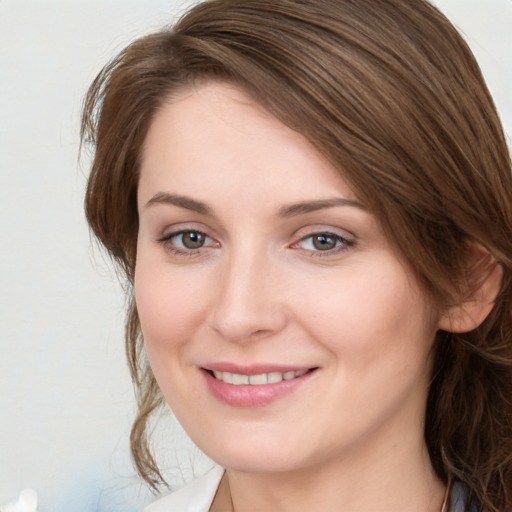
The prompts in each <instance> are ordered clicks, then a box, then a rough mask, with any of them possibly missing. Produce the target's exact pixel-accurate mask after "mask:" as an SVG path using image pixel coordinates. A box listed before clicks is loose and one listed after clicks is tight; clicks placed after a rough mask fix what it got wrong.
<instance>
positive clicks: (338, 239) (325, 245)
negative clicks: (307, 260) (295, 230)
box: [296, 232, 354, 253]
mask: <svg viewBox="0 0 512 512" xmlns="http://www.w3.org/2000/svg"><path fill="white" fill-rule="evenodd" d="M296 245H297V246H298V247H300V248H301V249H305V250H306V251H311V252H314V253H318V252H325V253H333V252H338V251H339V250H343V249H346V248H347V247H350V246H352V245H354V242H352V241H351V240H347V239H346V238H344V237H342V236H340V235H337V234H335V233H329V232H321V233H313V234H311V235H308V236H306V237H304V238H302V240H300V241H299V242H298V243H297V244H296Z"/></svg>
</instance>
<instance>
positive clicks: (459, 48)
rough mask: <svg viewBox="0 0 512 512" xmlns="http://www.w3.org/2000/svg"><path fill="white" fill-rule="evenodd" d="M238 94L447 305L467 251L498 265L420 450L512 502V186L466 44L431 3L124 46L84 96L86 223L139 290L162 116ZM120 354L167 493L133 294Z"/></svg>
mask: <svg viewBox="0 0 512 512" xmlns="http://www.w3.org/2000/svg"><path fill="white" fill-rule="evenodd" d="M203 78H206V79H221V80H227V81H229V82H231V83H234V84H235V85H237V86H238V87H240V88H242V89H243V90H244V91H245V92H246V93H248V94H250V95H251V96H252V97H253V98H254V99H255V100H256V101H257V102H259V103H260V104H261V105H262V106H264V107H265V108H266V109H267V110H268V111H269V112H271V113H272V114H274V115H275V116H276V117H277V118H278V119H280V120H281V121H282V122H283V123H285V124H286V125H288V126H289V127H291V128H292V129H294V130H296V131H297V132H299V133H301V134H303V135H304V136H305V137H307V138H308V139H309V140H310V141H311V142H312V143H313V144H315V145H316V147H317V148H318V149H319V150H320V151H321V152H322V153H323V154H324V155H325V156H326V157H327V158H328V159H329V160H330V161H331V162H332V164H333V165H334V166H335V167H336V168H338V169H340V170H342V171H340V172H342V173H343V178H344V179H345V180H346V181H347V182H348V183H349V184H350V185H351V187H352V188H353V190H354V192H355V193H356V194H357V195H358V196H359V197H360V198H361V200H363V201H364V202H365V203H366V204H367V205H370V206H371V209H372V211H373V212H374V213H375V215H376V216H377V218H378V219H379V221H380V222H381V224H382V226H383V229H384V230H385V232H386V234H387V236H388V238H389V239H390V240H391V241H392V243H394V244H396V246H397V247H398V248H399V249H400V250H401V252H402V254H403V255H404V257H405V258H406V259H407V261H408V262H409V263H410V265H411V266H412V267H413V268H414V270H415V272H416V273H417V275H418V278H419V279H420V280H421V282H422V283H423V285H424V286H425V289H426V290H427V291H428V293H429V294H430V295H431V296H432V298H433V300H434V301H435V304H437V305H438V306H439V307H440V308H442V307H446V306H448V305H450V304H456V303H460V302H461V301H462V300H463V298H462V297H463V293H464V290H467V286H468V282H467V281H468V279H467V276H468V272H469V271H468V264H467V252H468V250H467V248H468V242H473V243H477V244H480V245H481V246H483V247H484V248H485V249H486V250H487V251H488V252H489V254H490V255H492V257H493V258H494V260H495V261H496V262H497V263H498V264H499V265H500V266H501V267H502V270H503V279H502V286H501V291H500V293H499V295H498V297H497V298H496V301H495V306H494V309H493V311H492V312H491V314H490V315H489V317H488V318H487V319H486V320H485V321H484V323H483V324H482V325H481V326H480V327H478V328H477V329H475V330H473V331H471V332H468V333H459V334H457V333H448V332H440V333H439V334H438V337H437V339H436V343H435V346H434V350H435V355H434V369H433V376H432V383H431V387H430V392H429V397H428V403H427V414H426V425H425V439H426V442H427V446H428V449H429V452H430V457H431V460H432V463H433V465H434V468H435V470H436V472H437V473H438V475H439V477H440V478H442V479H443V480H445V481H446V480H447V479H448V478H449V477H453V478H455V479H458V480H461V481H463V482H465V483H466V484H467V485H468V488H469V496H468V498H469V504H468V506H473V505H476V506H477V507H478V508H479V509H482V510H485V511H493V512H498V511H500V512H502V511H503V510H508V509H509V508H510V507H512V495H511V492H510V491H511V489H512V340H511V337H512V304H511V298H512V284H511V275H512V260H511V255H512V245H511V244H512V177H511V162H510V155H509V152H508V149H507V146H506V142H505V138H504V134H503V130H502V127H501V125H500V122H499V119H498V116H497V113H496V110H495V107H494V105H493V102H492V99H491V97H490V95H489V93H488V90H487V88H486V86H485V83H484V80H483V78H482V76H481V73H480V70H479V67H478V65H477V63H476V61H475V59H474V57H473V55H472V54H471V52H470V50H469V49H468V47H467V45H466V43H465V42H464V41H463V39H462V38H461V37H460V35H459V34H458V33H457V31H456V30H455V29H454V27H453V26H452V25H451V24H450V22H449V21H448V20H447V19H446V18H445V17H444V16H443V15H442V14H441V13H440V12H439V11H438V10H437V9H436V8H434V7H433V6H432V5H430V4H429V3H428V2H426V1H425V0H210V1H205V2H202V3H200V4H199V5H197V6H195V7H193V8H192V9H191V10H190V11H189V12H188V13H187V14H186V15H185V16H184V17H183V18H182V19H181V20H179V21H178V23H177V24H176V25H175V26H174V27H173V28H166V29H163V30H161V31H159V32H157V33H154V34H151V35H148V36H146V37H143V38H141V39H139V40H137V41H135V42H134V43H132V44H131V45H129V46H128V47H127V48H126V49H125V50H124V51H123V52H121V54H120V55H119V56H117V58H115V59H114V60H113V61H112V62H110V63H109V64H108V65H107V66H106V67H105V68H104V69H103V70H102V71H101V73H100V74H99V75H98V77H97V78H96V80H95V81H94V83H93V84H92V86H91V88H90V90H89V92H88V95H87V98H86V101H85V107H84V114H83V121H82V139H83V140H84V141H89V142H91V143H92V145H93V147H94V149H95V155H94V161H93V166H92V171H91V175H90V179H89V183H88V188H87V194H86V199H85V206H86V214H87V219H88V221H89V224H90V226H91V228H92V230H93V232H94V233H95V235H96V236H97V238H98V239H99V240H100V242H101V243H102V244H103V245H104V246H105V248H106V249H107V250H108V251H109V253H110V254H111V256H112V257H113V258H114V260H115V261H116V262H117V263H118V264H120V266H121V268H122V269H123V271H124V273H125V274H126V277H127V279H128V282H129V284H130V287H132V285H133V276H134V269H135V260H136V241H137V230H138V218H137V205H136V190H137V183H138V172H139V166H140V159H141V154H142V148H143V144H144V140H145V136H146V133H147V130H148V127H149V125H150V123H151V121H152V118H153V115H154V113H155V111H156V110H157V109H158V108H159V107H160V106H161V105H162V103H163V102H164V101H165V99H166V98H167V97H168V96H169V95H170V94H172V93H173V91H175V90H176V89H177V88H179V87H183V86H186V85H189V84H191V83H192V82H193V81H194V80H196V79H203ZM126 325H127V328H126V349H127V354H128V361H129V365H130V370H131V374H132V377H133V380H134V383H135V388H136V393H137V398H138V407H139V409H138V415H137V418H136V420H135V423H134V425H133V429H132V435H131V447H132V454H133V457H134V460H135V463H136V466H137V468H138V470H139V472H140V474H141V475H142V477H143V478H144V479H145V480H146V481H147V482H148V483H149V484H150V485H152V486H157V485H158V484H159V483H161V482H162V480H163V479H162V476H161V474H160V472H159V469H158V466H157V464H156V462H155V460H154V459H153V457H152V455H151V452H150V448H149V440H148V436H147V427H148V421H149V419H150V417H151V415H152V413H153V412H154V411H155V410H157V409H158V408H159V407H160V406H161V405H162V404H163V399H162V396H161V394H160V392H159V390H158V386H157V384H156V382H155V379H154V377H153V375H152V373H151V370H150V368H149V365H148V363H147V361H146V358H145V355H144V348H143V340H142V336H141V332H140V325H139V320H138V316H137V310H136V307H135V303H134V301H133V298H132V299H131V304H130V307H129V310H128V317H127V324H126Z"/></svg>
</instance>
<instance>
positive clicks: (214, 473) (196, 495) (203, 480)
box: [143, 466, 224, 512]
mask: <svg viewBox="0 0 512 512" xmlns="http://www.w3.org/2000/svg"><path fill="white" fill-rule="evenodd" d="M223 474H224V468H222V467H220V466H215V467H214V468H213V469H211V470H210V471H208V473H206V474H205V475H203V476H202V477H200V478H198V479H197V480H194V481H192V482H191V483H189V484H188V485H186V486H185V487H182V488H181V489H179V490H177V491H175V492H173V493H172V494H169V495H168V496H164V497H163V498H161V499H159V500H157V501H155V502H154V503H152V504H151V505H149V506H147V507H146V508H145V509H144V511H143V512H208V510H209V509H210V506H211V504H212V501H213V498H214V497H215V493H216V492H217V488H218V486H219V483H220V480H221V478H222V475H223Z"/></svg>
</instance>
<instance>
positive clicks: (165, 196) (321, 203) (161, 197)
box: [145, 192, 367, 218]
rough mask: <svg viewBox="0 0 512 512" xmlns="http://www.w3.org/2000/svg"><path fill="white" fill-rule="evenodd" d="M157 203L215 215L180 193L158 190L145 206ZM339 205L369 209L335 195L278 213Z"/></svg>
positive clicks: (292, 214) (286, 214) (299, 212)
mask: <svg viewBox="0 0 512 512" xmlns="http://www.w3.org/2000/svg"><path fill="white" fill-rule="evenodd" d="M155 204H170V205H174V206H178V207H180V208H185V209H187V210H191V211H193V212H196V213H199V214H201V215H213V210H212V209H211V208H210V207H209V206H208V205H207V204H206V203H203V202H202V201H197V200H196V199H192V198H191V197H188V196H182V195H179V194H170V193H168V192H158V193H156V194H155V195H154V196H153V197H152V198H151V199H150V200H149V201H148V202H147V203H146V206H145V207H146V208H148V207H150V206H153V205H155ZM339 206H350V207H353V208H358V209H360V210H363V211H367V208H365V206H363V205H362V204H361V203H360V202H359V201H355V200H354V199H345V198H342V197H334V198H331V199H317V200H314V201H302V202H300V203H293V204H290V205H286V206H283V207H281V208H280V209H279V210H278V212H277V215H278V217H284V218H287V217H295V216H297V215H304V214H307V213H312V212H316V211H318V210H324V209H326V208H335V207H339Z"/></svg>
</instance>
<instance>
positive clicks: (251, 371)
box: [203, 362, 311, 375]
mask: <svg viewBox="0 0 512 512" xmlns="http://www.w3.org/2000/svg"><path fill="white" fill-rule="evenodd" d="M203 368H204V369H206V370H211V371H215V372H229V373H239V374H241V375H260V374H261V373H270V372H279V373H286V372H290V371H293V372H298V371H300V370H304V369H309V368H311V367H310V366H291V365H283V364H281V365H276V364H252V365H238V364H235V363H228V362H216V363H208V364H205V365H204V366H203Z"/></svg>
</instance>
